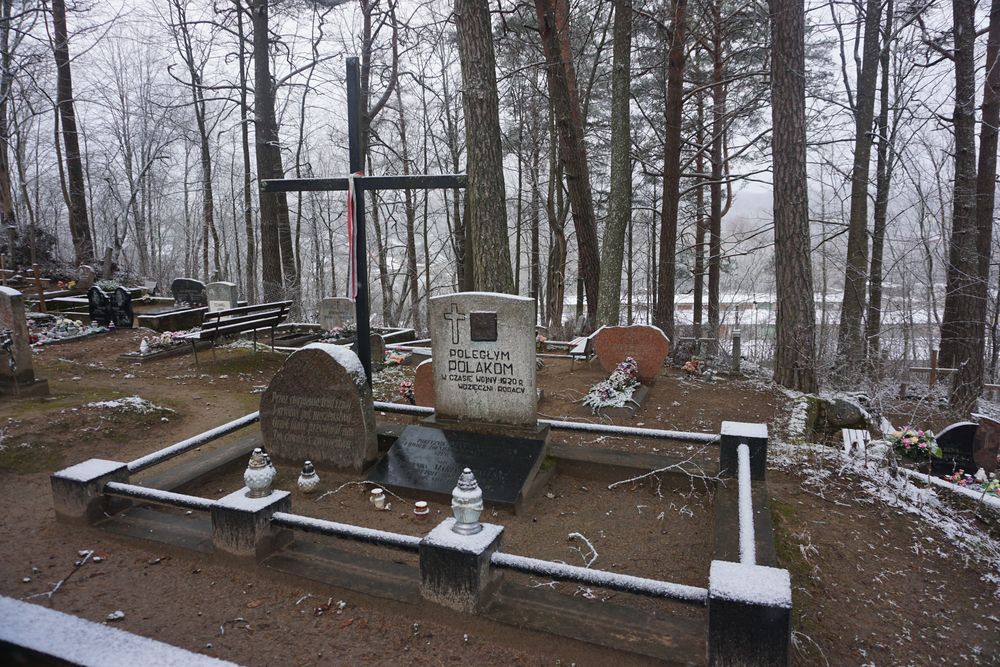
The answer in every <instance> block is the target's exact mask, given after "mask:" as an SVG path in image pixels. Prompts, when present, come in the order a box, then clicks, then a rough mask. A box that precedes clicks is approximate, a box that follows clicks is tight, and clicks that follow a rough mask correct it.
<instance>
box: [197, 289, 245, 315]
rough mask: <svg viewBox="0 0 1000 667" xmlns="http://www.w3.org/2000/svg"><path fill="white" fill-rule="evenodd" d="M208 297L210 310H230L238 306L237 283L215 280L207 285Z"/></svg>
mask: <svg viewBox="0 0 1000 667" xmlns="http://www.w3.org/2000/svg"><path fill="white" fill-rule="evenodd" d="M205 295H206V298H207V299H208V312H210V313H214V312H217V311H220V310H229V309H230V308H235V307H236V300H237V299H236V297H237V294H236V285H235V284H234V283H226V282H215V283H209V284H208V285H206V286H205Z"/></svg>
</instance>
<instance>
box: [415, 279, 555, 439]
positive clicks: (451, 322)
mask: <svg viewBox="0 0 1000 667" xmlns="http://www.w3.org/2000/svg"><path fill="white" fill-rule="evenodd" d="M473 316H475V317H473ZM491 320H492V323H491ZM474 321H475V322H476V328H477V336H476V337H474V336H473V335H472V334H473V331H472V327H473V322H474ZM430 329H431V345H432V356H433V358H434V359H436V360H437V362H436V363H435V365H434V373H435V375H434V406H435V409H436V411H437V412H436V416H437V417H438V418H440V419H453V420H469V421H473V422H480V423H487V424H490V423H495V424H508V425H516V426H534V425H535V423H536V422H537V415H536V408H537V405H538V394H537V392H536V391H535V302H534V300H533V299H529V298H527V297H521V296H512V295H509V294H494V293H489V292H465V293H457V294H448V295H445V296H438V297H434V298H432V299H431V314H430ZM493 329H495V330H493ZM477 337H478V338H486V339H487V340H477V339H476V338H477Z"/></svg>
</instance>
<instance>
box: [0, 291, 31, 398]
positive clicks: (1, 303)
mask: <svg viewBox="0 0 1000 667" xmlns="http://www.w3.org/2000/svg"><path fill="white" fill-rule="evenodd" d="M5 332H9V333H8V334H6V335H4V333H5ZM8 335H9V336H10V342H9V344H7V343H5V342H4V341H6V338H7V336H8ZM0 344H4V345H5V348H4V349H0V384H11V385H13V384H14V382H15V381H16V382H17V384H18V385H21V384H29V383H31V382H34V381H35V370H34V366H33V365H32V360H31V341H30V340H29V338H28V320H27V319H26V318H25V315H24V295H22V294H21V293H20V292H18V291H17V290H16V289H14V288H12V287H5V286H3V285H0ZM12 365H13V368H11V366H12Z"/></svg>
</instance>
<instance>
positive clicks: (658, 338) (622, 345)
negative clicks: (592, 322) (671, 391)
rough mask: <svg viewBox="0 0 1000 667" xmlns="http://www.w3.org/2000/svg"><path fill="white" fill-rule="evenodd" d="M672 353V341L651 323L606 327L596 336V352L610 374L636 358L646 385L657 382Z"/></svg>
mask: <svg viewBox="0 0 1000 667" xmlns="http://www.w3.org/2000/svg"><path fill="white" fill-rule="evenodd" d="M669 351H670V339H669V338H667V336H666V334H664V333H663V330H662V329H660V328H659V327H653V326H649V325H647V324H636V325H632V326H627V327H602V328H601V329H600V330H599V331H598V332H597V333H596V334H594V353H595V354H596V355H597V360H598V361H599V362H600V363H601V368H603V369H604V370H605V371H607V372H608V373H610V372H611V371H613V370H614V369H615V366H617V365H618V364H620V363H621V362H622V361H624V360H625V358H626V357H632V358H633V359H635V360H636V362H637V363H638V364H639V380H640V381H641V382H642V383H643V384H652V383H653V382H654V381H655V380H656V376H657V375H659V373H660V370H661V369H662V368H663V360H664V359H666V358H667V353H668V352H669Z"/></svg>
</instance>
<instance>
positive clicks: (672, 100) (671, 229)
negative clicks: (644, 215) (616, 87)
mask: <svg viewBox="0 0 1000 667" xmlns="http://www.w3.org/2000/svg"><path fill="white" fill-rule="evenodd" d="M672 7H673V20H672V22H671V28H672V30H671V40H670V50H669V51H668V52H667V76H666V79H667V89H666V103H665V105H664V114H663V115H664V122H665V125H666V135H665V138H664V142H663V212H662V214H661V216H660V262H659V264H660V267H659V280H658V281H657V287H656V294H657V297H656V309H655V314H654V316H653V323H654V324H655V325H656V326H658V327H660V328H661V329H663V332H664V333H665V334H667V338H669V339H670V340H671V341H674V342H676V340H675V332H674V291H675V284H674V282H675V274H676V270H677V215H678V210H679V208H680V186H681V129H682V128H681V125H682V112H683V110H684V64H685V53H686V50H685V42H686V41H687V0H673V3H672Z"/></svg>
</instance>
